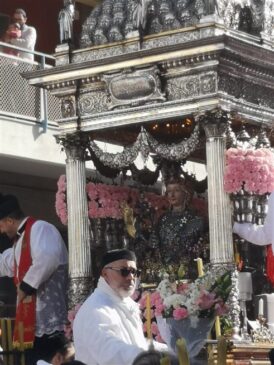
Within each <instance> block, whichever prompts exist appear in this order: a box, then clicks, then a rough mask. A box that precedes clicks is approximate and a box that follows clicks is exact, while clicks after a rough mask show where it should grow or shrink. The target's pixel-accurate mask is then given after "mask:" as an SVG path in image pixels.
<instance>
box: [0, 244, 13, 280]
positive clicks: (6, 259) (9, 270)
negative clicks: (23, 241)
mask: <svg viewBox="0 0 274 365" xmlns="http://www.w3.org/2000/svg"><path fill="white" fill-rule="evenodd" d="M13 275H14V250H13V248H8V249H7V250H5V251H4V252H3V253H2V254H0V276H9V277H13Z"/></svg>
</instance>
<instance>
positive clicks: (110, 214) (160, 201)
mask: <svg viewBox="0 0 274 365" xmlns="http://www.w3.org/2000/svg"><path fill="white" fill-rule="evenodd" d="M57 186H58V191H57V193H56V203H55V208H56V213H57V215H58V217H59V218H60V220H61V222H62V223H63V224H67V205H66V177H65V175H62V176H60V178H59V180H58V183H57ZM86 191H87V197H88V215H89V218H113V219H122V218H123V209H122V206H123V203H124V202H127V204H129V205H130V207H132V208H133V209H134V208H135V207H136V203H137V201H139V200H140V194H141V193H140V191H139V190H137V189H134V188H130V187H128V186H116V185H107V184H101V183H98V184H96V183H93V182H88V183H87V185H86ZM144 199H145V200H146V201H147V202H148V204H149V205H150V206H152V207H153V208H154V209H155V211H156V213H157V216H160V215H161V214H162V213H163V212H164V211H165V210H166V209H167V207H168V201H167V199H166V198H165V197H164V196H161V195H158V194H156V193H152V192H145V193H144Z"/></svg>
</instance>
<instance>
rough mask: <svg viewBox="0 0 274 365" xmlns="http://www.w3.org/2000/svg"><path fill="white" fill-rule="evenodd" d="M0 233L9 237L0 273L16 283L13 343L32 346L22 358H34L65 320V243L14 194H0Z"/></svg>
mask: <svg viewBox="0 0 274 365" xmlns="http://www.w3.org/2000/svg"><path fill="white" fill-rule="evenodd" d="M0 233H5V234H6V235H7V236H8V237H9V238H10V240H12V241H13V242H14V243H13V247H12V248H8V249H7V250H5V251H4V252H3V253H2V254H0V276H9V277H13V278H14V283H15V284H16V286H17V307H16V320H15V328H14V338H13V341H14V346H19V345H20V343H21V341H22V340H23V344H24V346H25V348H30V347H32V346H33V347H34V349H33V351H31V352H29V353H27V360H26V363H27V364H28V365H31V364H35V363H36V361H37V360H38V358H37V357H38V356H39V355H37V354H39V350H40V347H41V346H43V347H45V343H46V341H47V339H48V338H49V336H50V335H52V334H55V333H58V332H62V331H63V328H64V324H65V323H66V317H67V312H66V284H67V261H68V255H67V249H66V247H65V244H64V242H63V240H62V237H61V235H60V233H59V232H58V230H57V229H56V228H55V227H54V226H53V225H52V224H50V223H47V222H45V221H42V220H36V219H34V218H32V217H26V216H25V215H24V213H23V212H22V210H21V208H20V205H19V203H18V200H17V198H16V197H15V196H14V195H2V194H0Z"/></svg>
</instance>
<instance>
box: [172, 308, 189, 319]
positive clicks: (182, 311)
mask: <svg viewBox="0 0 274 365" xmlns="http://www.w3.org/2000/svg"><path fill="white" fill-rule="evenodd" d="M172 315H173V317H174V319H176V320H177V321H179V320H180V319H184V318H186V317H187V316H188V311H187V309H186V308H176V309H174V311H173V313H172Z"/></svg>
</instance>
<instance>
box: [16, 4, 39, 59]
mask: <svg viewBox="0 0 274 365" xmlns="http://www.w3.org/2000/svg"><path fill="white" fill-rule="evenodd" d="M13 21H14V22H15V23H19V24H20V26H21V32H22V33H21V37H20V38H12V39H11V41H10V43H11V44H12V45H14V46H17V47H20V48H26V49H27V50H29V51H34V47H35V43H36V38H37V33H36V29H35V28H34V27H30V26H29V25H27V24H26V22H27V14H26V12H25V10H23V9H16V10H15V12H14V14H13ZM18 57H20V58H24V59H26V60H29V61H33V60H34V56H33V54H31V53H28V52H23V51H19V53H18Z"/></svg>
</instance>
